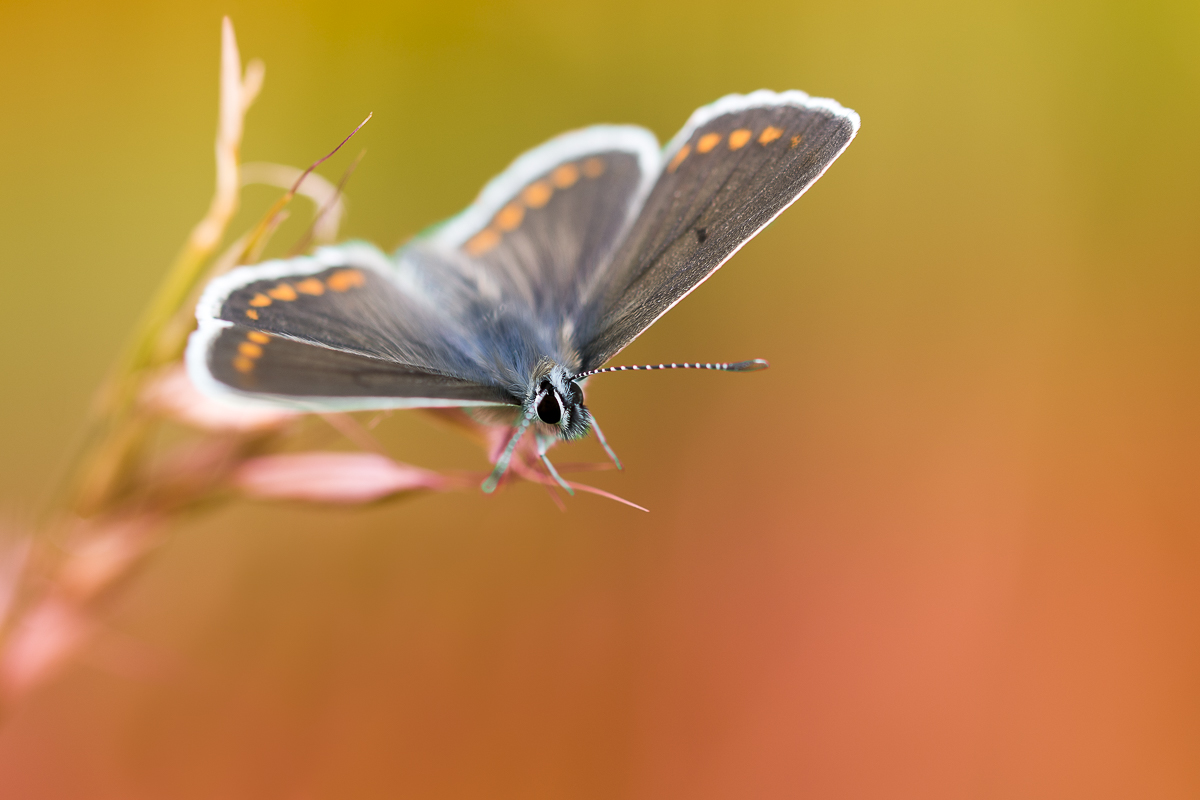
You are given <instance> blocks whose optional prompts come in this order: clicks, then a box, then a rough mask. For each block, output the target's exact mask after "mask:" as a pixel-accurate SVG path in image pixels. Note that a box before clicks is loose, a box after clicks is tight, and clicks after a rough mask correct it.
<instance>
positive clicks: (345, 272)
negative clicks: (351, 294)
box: [325, 269, 367, 292]
mask: <svg viewBox="0 0 1200 800" xmlns="http://www.w3.org/2000/svg"><path fill="white" fill-rule="evenodd" d="M325 283H326V284H328V285H329V288H330V289H332V290H333V291H335V292H345V291H349V290H350V289H357V288H358V287H360V286H364V285H366V283H367V276H366V275H363V273H362V270H357V269H339V270H338V271H337V272H335V273H333V274H332V275H330V276H329V278H328V279H327V280H326V281H325Z"/></svg>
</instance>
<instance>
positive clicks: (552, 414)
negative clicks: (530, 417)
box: [537, 390, 562, 425]
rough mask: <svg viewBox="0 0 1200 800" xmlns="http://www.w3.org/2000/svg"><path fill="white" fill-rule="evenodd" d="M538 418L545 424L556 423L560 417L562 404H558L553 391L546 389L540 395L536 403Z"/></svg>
mask: <svg viewBox="0 0 1200 800" xmlns="http://www.w3.org/2000/svg"><path fill="white" fill-rule="evenodd" d="M537 415H538V419H540V420H541V421H542V422H544V423H546V424H547V425H557V424H558V421H559V420H560V419H562V406H560V405H559V404H558V397H557V396H556V395H555V393H554V391H553V390H551V391H548V392H546V393H545V394H543V395H542V399H541V400H539V401H538V404H537Z"/></svg>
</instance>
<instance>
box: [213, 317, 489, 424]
mask: <svg viewBox="0 0 1200 800" xmlns="http://www.w3.org/2000/svg"><path fill="white" fill-rule="evenodd" d="M208 369H209V372H210V373H211V375H212V377H213V378H215V379H216V380H217V381H219V382H220V383H222V384H224V385H226V386H228V387H229V388H231V389H234V390H236V391H239V392H244V393H252V394H257V395H268V396H272V397H274V398H277V399H281V400H292V401H295V402H296V403H297V404H299V405H303V404H304V401H305V400H307V399H311V398H313V397H314V396H320V397H322V398H325V399H330V398H338V399H340V400H341V401H343V405H344V407H346V408H354V407H356V406H359V405H361V406H362V407H368V408H370V407H378V406H379V405H380V403H379V402H378V399H380V398H392V399H395V400H397V401H403V400H413V401H420V404H421V405H424V406H436V405H476V404H511V403H512V402H513V400H512V398H510V397H508V396H507V395H506V394H505V393H504V392H503V391H502V390H500V389H498V388H496V387H491V386H486V385H482V384H478V383H475V382H473V381H467V380H463V379H460V378H455V377H452V376H448V375H440V374H436V373H433V372H429V371H428V370H422V369H419V368H417V367H412V366H408V365H405V364H400V363H396V362H395V361H390V360H386V359H381V358H377V357H371V356H366V355H362V354H359V353H352V352H347V351H344V350H333V349H330V348H326V347H319V346H313V345H311V344H307V343H305V342H301V341H296V340H294V339H289V338H287V337H283V336H279V335H274V334H268V333H264V332H263V331H261V330H259V329H256V328H251V327H247V326H245V325H230V326H227V327H224V328H222V329H221V330H220V331H219V332H218V333H217V334H216V336H215V338H214V339H213V341H212V344H211V348H210V350H209V353H208ZM373 400H374V401H375V402H372V401H373ZM356 401H360V402H356ZM395 404H396V405H403V404H404V403H402V402H397V403H395Z"/></svg>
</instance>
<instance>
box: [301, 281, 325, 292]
mask: <svg viewBox="0 0 1200 800" xmlns="http://www.w3.org/2000/svg"><path fill="white" fill-rule="evenodd" d="M296 288H297V289H299V290H300V292H301V293H302V294H311V295H314V296H315V295H322V294H325V284H323V283H321V282H320V281H319V280H317V279H316V278H305V279H304V280H302V281H300V282H299V283H297V284H296Z"/></svg>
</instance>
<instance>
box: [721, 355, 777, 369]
mask: <svg viewBox="0 0 1200 800" xmlns="http://www.w3.org/2000/svg"><path fill="white" fill-rule="evenodd" d="M769 366H771V365H770V364H768V363H767V360H766V359H764V358H752V359H750V360H749V361H739V362H737V363H736V364H730V365H729V371H730V372H758V371H760V370H764V369H766V368H767V367H769Z"/></svg>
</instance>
